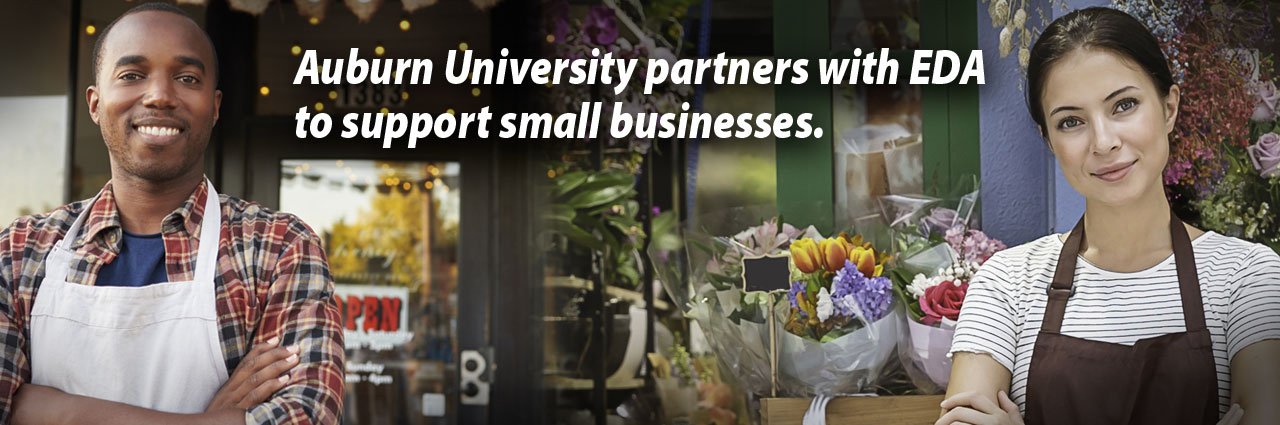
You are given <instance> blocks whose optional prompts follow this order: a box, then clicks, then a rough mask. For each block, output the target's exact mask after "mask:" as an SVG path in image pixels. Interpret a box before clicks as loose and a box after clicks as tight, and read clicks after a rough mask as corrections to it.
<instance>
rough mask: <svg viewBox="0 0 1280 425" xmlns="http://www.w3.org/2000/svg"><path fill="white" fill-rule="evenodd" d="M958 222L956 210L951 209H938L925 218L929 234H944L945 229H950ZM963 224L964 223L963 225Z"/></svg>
mask: <svg viewBox="0 0 1280 425" xmlns="http://www.w3.org/2000/svg"><path fill="white" fill-rule="evenodd" d="M955 221H956V210H953V209H950V208H942V207H937V208H934V209H933V211H930V212H929V215H928V216H925V218H924V224H925V226H926V227H927V230H926V234H928V233H934V232H937V233H942V230H943V229H950V228H951V224H952V223H954V222H955ZM961 224H963V223H961Z"/></svg>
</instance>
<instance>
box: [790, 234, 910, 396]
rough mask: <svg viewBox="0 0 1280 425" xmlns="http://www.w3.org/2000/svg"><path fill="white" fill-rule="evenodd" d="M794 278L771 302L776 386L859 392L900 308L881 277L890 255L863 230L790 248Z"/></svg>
mask: <svg viewBox="0 0 1280 425" xmlns="http://www.w3.org/2000/svg"><path fill="white" fill-rule="evenodd" d="M789 251H790V254H791V262H790V265H791V269H792V283H791V289H790V290H789V291H788V292H787V295H786V300H787V302H786V303H781V302H780V303H778V304H776V305H775V312H776V314H778V315H779V316H780V317H785V318H786V319H785V321H779V323H778V324H777V326H780V327H781V328H782V329H783V330H785V331H786V332H785V333H779V336H778V352H777V355H778V369H779V370H778V372H779V387H780V388H782V389H784V390H786V392H787V393H788V394H804V395H810V394H827V395H831V394H837V393H853V392H860V391H863V390H865V389H866V388H868V387H869V386H870V385H871V384H872V383H873V382H874V381H875V380H876V379H877V378H878V377H879V375H880V372H881V370H882V368H883V367H884V365H885V363H886V362H887V361H888V360H889V358H890V357H891V356H892V354H893V352H894V350H893V349H894V345H895V344H896V342H897V338H898V326H899V323H901V319H899V317H900V316H901V312H900V310H899V309H897V308H895V307H896V303H894V302H893V284H892V282H890V280H889V279H888V278H887V277H885V276H884V273H885V264H886V263H887V262H888V261H889V260H890V257H889V256H888V255H886V254H884V253H883V252H877V251H876V249H875V248H874V247H872V245H871V243H869V242H864V241H863V240H862V236H861V235H857V236H853V237H852V238H851V237H849V236H848V235H846V234H844V233H841V234H839V235H837V236H833V237H830V238H825V239H820V240H815V239H813V238H801V239H798V240H796V241H795V242H793V243H792V244H791V246H790V249H789Z"/></svg>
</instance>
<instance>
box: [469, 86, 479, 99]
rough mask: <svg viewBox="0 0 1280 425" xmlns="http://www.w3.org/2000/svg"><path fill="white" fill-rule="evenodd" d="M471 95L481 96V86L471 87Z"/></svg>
mask: <svg viewBox="0 0 1280 425" xmlns="http://www.w3.org/2000/svg"><path fill="white" fill-rule="evenodd" d="M471 97H480V88H479V87H473V88H471Z"/></svg>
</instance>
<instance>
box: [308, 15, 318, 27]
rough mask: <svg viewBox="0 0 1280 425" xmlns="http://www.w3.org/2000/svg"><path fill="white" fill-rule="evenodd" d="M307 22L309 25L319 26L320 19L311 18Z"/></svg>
mask: <svg viewBox="0 0 1280 425" xmlns="http://www.w3.org/2000/svg"><path fill="white" fill-rule="evenodd" d="M307 22H309V23H311V25H320V18H317V17H315V16H312V17H311V18H310V19H307Z"/></svg>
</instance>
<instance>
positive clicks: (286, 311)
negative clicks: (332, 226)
mask: <svg viewBox="0 0 1280 425" xmlns="http://www.w3.org/2000/svg"><path fill="white" fill-rule="evenodd" d="M94 72H95V78H94V85H93V86H91V87H89V88H88V90H87V91H86V97H87V100H88V104H89V114H90V115H91V116H92V117H93V121H94V122H95V123H97V124H98V126H99V127H100V128H101V130H102V138H103V141H104V142H105V143H106V146H107V150H108V151H109V152H110V161H111V177H112V179H111V181H110V182H108V183H107V185H106V186H105V187H103V188H102V190H101V191H100V192H99V193H98V195H97V196H95V197H94V198H93V199H91V200H88V201H81V202H76V203H73V204H70V205H67V206H63V207H61V208H58V209H57V210H54V211H53V212H51V213H48V214H44V215H37V216H29V217H22V218H19V219H18V220H17V221H15V222H14V223H13V224H12V225H10V226H9V227H8V228H6V229H4V230H3V231H0V358H2V359H3V361H0V424H6V423H10V422H12V423H15V424H20V425H21V424H43V423H95V424H109V423H129V424H143V423H208V424H239V423H326V424H333V423H338V422H339V418H340V417H341V410H342V397H343V396H342V391H343V376H344V374H343V343H342V330H341V327H340V325H341V321H340V313H339V311H338V309H337V305H336V303H335V301H334V298H333V281H332V277H331V276H330V274H329V268H328V264H327V263H326V260H325V256H324V252H323V250H322V247H321V245H320V242H319V239H318V238H317V237H316V235H315V234H314V233H313V232H312V231H311V229H310V228H308V227H307V226H306V225H305V224H303V223H302V222H301V221H300V220H298V219H297V218H296V217H294V216H292V215H288V214H282V213H276V212H272V211H269V210H267V209H265V208H262V207H260V206H258V205H257V204H255V203H252V202H246V201H242V200H239V199H235V198H231V197H227V196H224V195H223V196H220V195H218V194H217V191H216V190H215V189H214V187H213V186H212V184H211V183H210V182H209V180H208V179H206V178H205V176H204V170H203V164H204V152H205V148H206V146H207V145H208V143H209V135H210V132H211V130H212V129H213V125H214V123H215V122H217V119H218V106H219V103H220V102H221V99H222V93H221V92H219V91H218V90H217V88H216V86H217V78H218V64H217V58H216V56H215V54H214V49H213V44H212V43H211V42H210V40H209V37H208V36H207V35H206V34H205V33H204V31H203V30H201V29H200V27H199V26H198V25H197V24H196V23H195V21H193V20H192V19H191V18H190V17H189V16H187V15H186V13H185V12H183V11H182V10H181V9H178V8H176V7H173V6H170V5H167V4H163V3H151V4H144V5H141V6H138V7H136V8H134V9H131V10H129V11H128V12H125V14H124V15H122V16H121V17H119V18H117V19H116V21H114V22H112V23H111V24H110V25H108V26H107V28H106V29H105V30H104V31H103V32H102V35H101V37H100V38H99V39H98V40H97V44H95V46H94ZM229 372H230V373H229Z"/></svg>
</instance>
